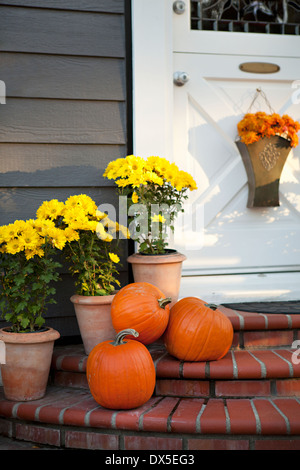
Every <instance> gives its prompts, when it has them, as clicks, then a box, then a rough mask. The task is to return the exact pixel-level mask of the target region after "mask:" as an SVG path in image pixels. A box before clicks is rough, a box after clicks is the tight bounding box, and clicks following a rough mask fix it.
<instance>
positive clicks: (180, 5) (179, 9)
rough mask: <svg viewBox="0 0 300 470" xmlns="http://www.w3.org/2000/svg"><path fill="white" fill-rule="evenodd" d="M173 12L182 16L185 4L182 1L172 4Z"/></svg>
mask: <svg viewBox="0 0 300 470" xmlns="http://www.w3.org/2000/svg"><path fill="white" fill-rule="evenodd" d="M173 10H174V12H175V13H177V15H182V13H184V12H185V3H184V2H182V1H177V2H174V3H173Z"/></svg>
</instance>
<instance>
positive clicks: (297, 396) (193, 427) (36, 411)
mask: <svg viewBox="0 0 300 470" xmlns="http://www.w3.org/2000/svg"><path fill="white" fill-rule="evenodd" d="M223 311H224V313H226V314H227V315H228V317H229V318H230V320H231V321H232V324H233V326H234V330H235V336H234V342H233V346H232V349H231V350H230V351H229V352H228V354H227V355H226V356H225V357H224V358H223V359H221V360H220V361H213V362H205V363H200V362H199V363H189V362H183V361H178V360H176V359H175V358H173V357H171V356H170V355H169V354H168V353H167V352H166V350H165V349H164V346H163V344H160V343H157V344H153V345H151V346H150V347H149V349H150V351H151V354H152V357H153V360H154V363H155V366H156V374H157V384H156V390H155V394H154V396H153V397H152V398H151V399H150V400H149V401H148V402H147V403H146V404H144V405H143V406H142V407H140V408H138V409H135V410H129V411H123V410H108V409H105V408H102V407H101V406H99V405H98V404H97V403H96V402H95V401H94V399H93V397H92V396H91V394H90V392H89V389H88V386H87V383H86V377H85V367H86V360H87V357H86V355H85V354H84V353H83V348H82V346H81V345H79V346H65V347H57V348H55V352H54V355H53V362H52V372H51V384H49V387H48V390H47V394H46V396H45V397H44V398H43V399H42V400H38V401H34V402H27V403H24V402H21V403H15V402H11V401H8V400H6V399H5V398H4V396H3V394H2V395H0V434H2V435H4V436H8V437H14V438H16V439H18V440H25V441H30V442H34V443H39V444H44V445H50V446H54V447H53V448H62V449H105V450H174V451H179V450H181V451H188V450H190V451H193V450H212V449H213V450H223V449H224V450H261V449H267V450H273V449H276V450H280V449H283V450H299V449H300V364H296V363H295V361H294V360H293V356H292V355H293V353H295V349H292V342H293V341H295V340H297V339H298V338H299V328H300V315H277V314H276V315H272V314H270V315H265V314H257V313H244V312H237V311H232V310H230V309H225V308H224V309H223ZM1 393H2V392H1Z"/></svg>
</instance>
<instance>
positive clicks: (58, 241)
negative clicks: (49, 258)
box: [47, 227, 67, 250]
mask: <svg viewBox="0 0 300 470" xmlns="http://www.w3.org/2000/svg"><path fill="white" fill-rule="evenodd" d="M47 237H48V239H49V241H50V243H51V244H52V246H53V247H55V248H58V249H59V250H62V249H63V248H64V246H65V244H66V242H67V238H66V235H65V233H64V230H61V229H59V228H56V227H55V228H51V229H49V230H48V233H47Z"/></svg>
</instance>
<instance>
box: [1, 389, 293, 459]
mask: <svg viewBox="0 0 300 470" xmlns="http://www.w3.org/2000/svg"><path fill="white" fill-rule="evenodd" d="M0 394H1V392H0ZM0 416H1V417H0V431H1V434H3V435H6V436H9V437H13V438H15V439H18V440H26V441H30V442H35V443H39V444H45V445H52V446H56V447H57V448H66V449H67V448H77V449H104V450H119V449H121V450H145V449H146V450H186V451H187V450H191V451H192V450H197V449H199V450H200V449H214V450H221V449H226V450H259V449H269V450H270V449H286V450H292V449H298V450H299V449H300V400H299V399H298V398H283V397H277V398H270V397H269V398H252V399H249V398H241V399H220V398H210V399H204V398H178V397H152V398H151V399H150V400H149V401H148V402H147V403H145V404H144V405H143V406H141V407H139V408H137V409H135V410H128V411H127V410H126V411H124V410H122V411H118V410H109V409H105V408H102V407H101V406H99V405H97V403H96V402H95V401H94V400H93V398H92V397H91V395H90V393H89V392H88V391H87V390H80V389H74V388H66V387H65V388H61V387H54V386H49V388H48V391H47V395H46V396H45V397H44V398H43V399H41V400H36V401H33V402H20V403H18V402H12V401H8V400H5V398H4V397H3V395H0Z"/></svg>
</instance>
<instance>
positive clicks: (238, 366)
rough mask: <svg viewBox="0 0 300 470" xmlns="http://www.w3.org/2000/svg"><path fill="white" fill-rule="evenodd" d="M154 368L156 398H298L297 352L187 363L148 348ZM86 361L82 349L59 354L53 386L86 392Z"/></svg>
mask: <svg viewBox="0 0 300 470" xmlns="http://www.w3.org/2000/svg"><path fill="white" fill-rule="evenodd" d="M149 351H150V353H151V355H152V358H153V361H154V364H155V368H156V377H157V381H156V388H155V395H156V396H178V397H205V398H209V397H211V398H213V397H254V396H300V364H297V363H296V362H298V361H299V360H298V356H297V354H296V356H295V357H294V355H295V353H296V351H297V350H289V349H261V350H259V349H255V350H253V351H250V350H231V351H229V352H228V353H227V355H226V356H225V357H224V358H222V359H220V360H219V361H211V362H183V361H179V360H177V359H175V358H174V357H172V356H170V355H169V354H168V353H167V352H166V350H165V348H164V346H163V345H162V344H153V345H151V346H150V347H149ZM86 362H87V356H86V355H85V354H84V352H83V347H82V346H81V345H77V346H68V347H64V348H56V349H55V351H54V354H53V361H52V372H51V379H52V383H53V384H55V385H57V386H62V387H74V388H83V389H88V383H87V379H86Z"/></svg>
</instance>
